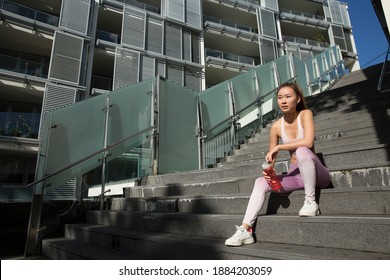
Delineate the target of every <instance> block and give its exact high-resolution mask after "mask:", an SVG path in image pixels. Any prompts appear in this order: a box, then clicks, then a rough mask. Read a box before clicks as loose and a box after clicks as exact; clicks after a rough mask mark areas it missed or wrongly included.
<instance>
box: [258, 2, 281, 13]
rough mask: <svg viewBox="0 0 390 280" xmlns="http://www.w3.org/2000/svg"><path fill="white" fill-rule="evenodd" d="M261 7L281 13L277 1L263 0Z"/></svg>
mask: <svg viewBox="0 0 390 280" xmlns="http://www.w3.org/2000/svg"><path fill="white" fill-rule="evenodd" d="M261 6H262V7H265V8H268V9H270V10H273V11H276V12H277V11H279V5H278V1H277V0H261Z"/></svg>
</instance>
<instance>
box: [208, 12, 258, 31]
mask: <svg viewBox="0 0 390 280" xmlns="http://www.w3.org/2000/svg"><path fill="white" fill-rule="evenodd" d="M203 21H204V22H206V21H211V22H215V23H218V24H221V25H226V26H230V27H233V28H237V29H240V30H245V31H248V32H253V33H258V30H257V28H253V27H251V26H248V25H245V24H239V23H235V22H232V21H228V20H224V19H220V18H216V17H212V16H204V17H203Z"/></svg>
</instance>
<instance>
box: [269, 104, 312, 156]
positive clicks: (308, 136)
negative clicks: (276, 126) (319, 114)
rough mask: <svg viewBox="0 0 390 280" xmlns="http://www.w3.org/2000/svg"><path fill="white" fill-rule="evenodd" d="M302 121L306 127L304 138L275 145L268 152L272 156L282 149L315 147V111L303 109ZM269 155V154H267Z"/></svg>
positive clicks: (304, 127)
mask: <svg viewBox="0 0 390 280" xmlns="http://www.w3.org/2000/svg"><path fill="white" fill-rule="evenodd" d="M301 121H302V126H303V129H304V136H303V138H302V139H300V140H298V141H295V142H292V143H288V144H280V145H275V146H273V147H272V148H271V146H270V151H269V153H268V154H270V157H272V155H274V154H277V153H278V152H279V151H280V150H288V151H289V150H296V149H297V148H299V147H308V148H309V149H311V148H313V146H314V133H315V132H314V131H315V129H314V120H313V113H312V111H310V110H302V111H301ZM267 157H268V155H267ZM267 160H268V159H267Z"/></svg>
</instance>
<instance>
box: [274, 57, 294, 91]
mask: <svg viewBox="0 0 390 280" xmlns="http://www.w3.org/2000/svg"><path fill="white" fill-rule="evenodd" d="M275 63H276V67H277V70H278V75H279V80H280V84H283V83H285V82H288V81H289V80H291V79H292V78H293V77H294V73H293V72H292V70H291V61H290V57H289V56H288V55H285V56H282V57H281V58H278V59H277V60H275Z"/></svg>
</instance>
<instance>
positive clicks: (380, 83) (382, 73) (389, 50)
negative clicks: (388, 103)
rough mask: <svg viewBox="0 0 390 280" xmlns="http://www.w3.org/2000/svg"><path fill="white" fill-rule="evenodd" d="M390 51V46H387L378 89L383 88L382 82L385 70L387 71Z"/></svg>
mask: <svg viewBox="0 0 390 280" xmlns="http://www.w3.org/2000/svg"><path fill="white" fill-rule="evenodd" d="M389 52H390V46H389V47H388V48H387V52H386V57H385V61H384V62H383V66H382V71H381V74H380V77H379V82H378V86H377V90H378V91H381V89H382V83H383V78H384V76H385V72H386V63H387V58H388V56H389Z"/></svg>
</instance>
